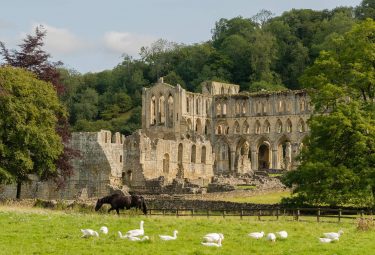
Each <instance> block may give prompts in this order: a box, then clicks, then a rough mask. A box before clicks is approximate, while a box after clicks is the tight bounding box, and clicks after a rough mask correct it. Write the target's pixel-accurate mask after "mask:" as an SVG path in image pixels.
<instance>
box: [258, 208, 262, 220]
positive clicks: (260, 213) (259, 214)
mask: <svg viewBox="0 0 375 255" xmlns="http://www.w3.org/2000/svg"><path fill="white" fill-rule="evenodd" d="M261 215H262V210H259V212H258V220H259V221H260V216H261Z"/></svg>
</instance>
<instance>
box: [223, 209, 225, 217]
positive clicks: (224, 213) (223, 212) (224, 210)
mask: <svg viewBox="0 0 375 255" xmlns="http://www.w3.org/2000/svg"><path fill="white" fill-rule="evenodd" d="M223 218H224V219H225V210H223Z"/></svg>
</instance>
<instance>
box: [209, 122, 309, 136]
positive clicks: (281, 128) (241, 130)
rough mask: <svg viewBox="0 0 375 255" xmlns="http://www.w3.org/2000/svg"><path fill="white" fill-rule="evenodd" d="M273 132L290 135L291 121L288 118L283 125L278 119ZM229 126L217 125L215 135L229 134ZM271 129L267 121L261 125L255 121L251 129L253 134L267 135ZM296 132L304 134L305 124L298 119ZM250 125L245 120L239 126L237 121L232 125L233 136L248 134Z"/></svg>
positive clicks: (225, 124) (224, 123)
mask: <svg viewBox="0 0 375 255" xmlns="http://www.w3.org/2000/svg"><path fill="white" fill-rule="evenodd" d="M273 130H274V132H275V133H278V134H280V133H282V132H287V133H291V132H293V124H292V121H291V120H290V119H289V118H288V119H287V120H286V121H285V123H284V124H283V123H282V121H281V120H280V119H278V120H277V121H276V125H275V127H274V129H273ZM229 131H230V130H229V126H228V124H227V122H221V123H218V124H217V126H216V129H215V134H217V135H223V134H229ZM271 131H272V128H271V124H270V122H269V121H268V120H265V121H264V122H263V123H261V122H260V121H259V120H256V121H255V124H254V128H253V133H255V134H269V133H271ZM297 132H300V133H303V132H306V123H305V121H304V120H303V119H302V118H300V119H299V121H298V123H297ZM250 133H251V130H250V125H249V124H248V122H247V121H246V120H245V121H244V122H243V124H242V125H240V124H239V122H238V121H235V122H234V125H233V134H250Z"/></svg>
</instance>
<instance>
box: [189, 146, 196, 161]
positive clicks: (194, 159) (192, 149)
mask: <svg viewBox="0 0 375 255" xmlns="http://www.w3.org/2000/svg"><path fill="white" fill-rule="evenodd" d="M190 162H191V163H196V162H197V146H196V145H195V144H193V145H192V146H191V157H190Z"/></svg>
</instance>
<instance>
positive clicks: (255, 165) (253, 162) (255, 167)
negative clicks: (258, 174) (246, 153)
mask: <svg viewBox="0 0 375 255" xmlns="http://www.w3.org/2000/svg"><path fill="white" fill-rule="evenodd" d="M251 169H252V170H253V171H256V170H258V152H257V151H256V149H255V148H251Z"/></svg>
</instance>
